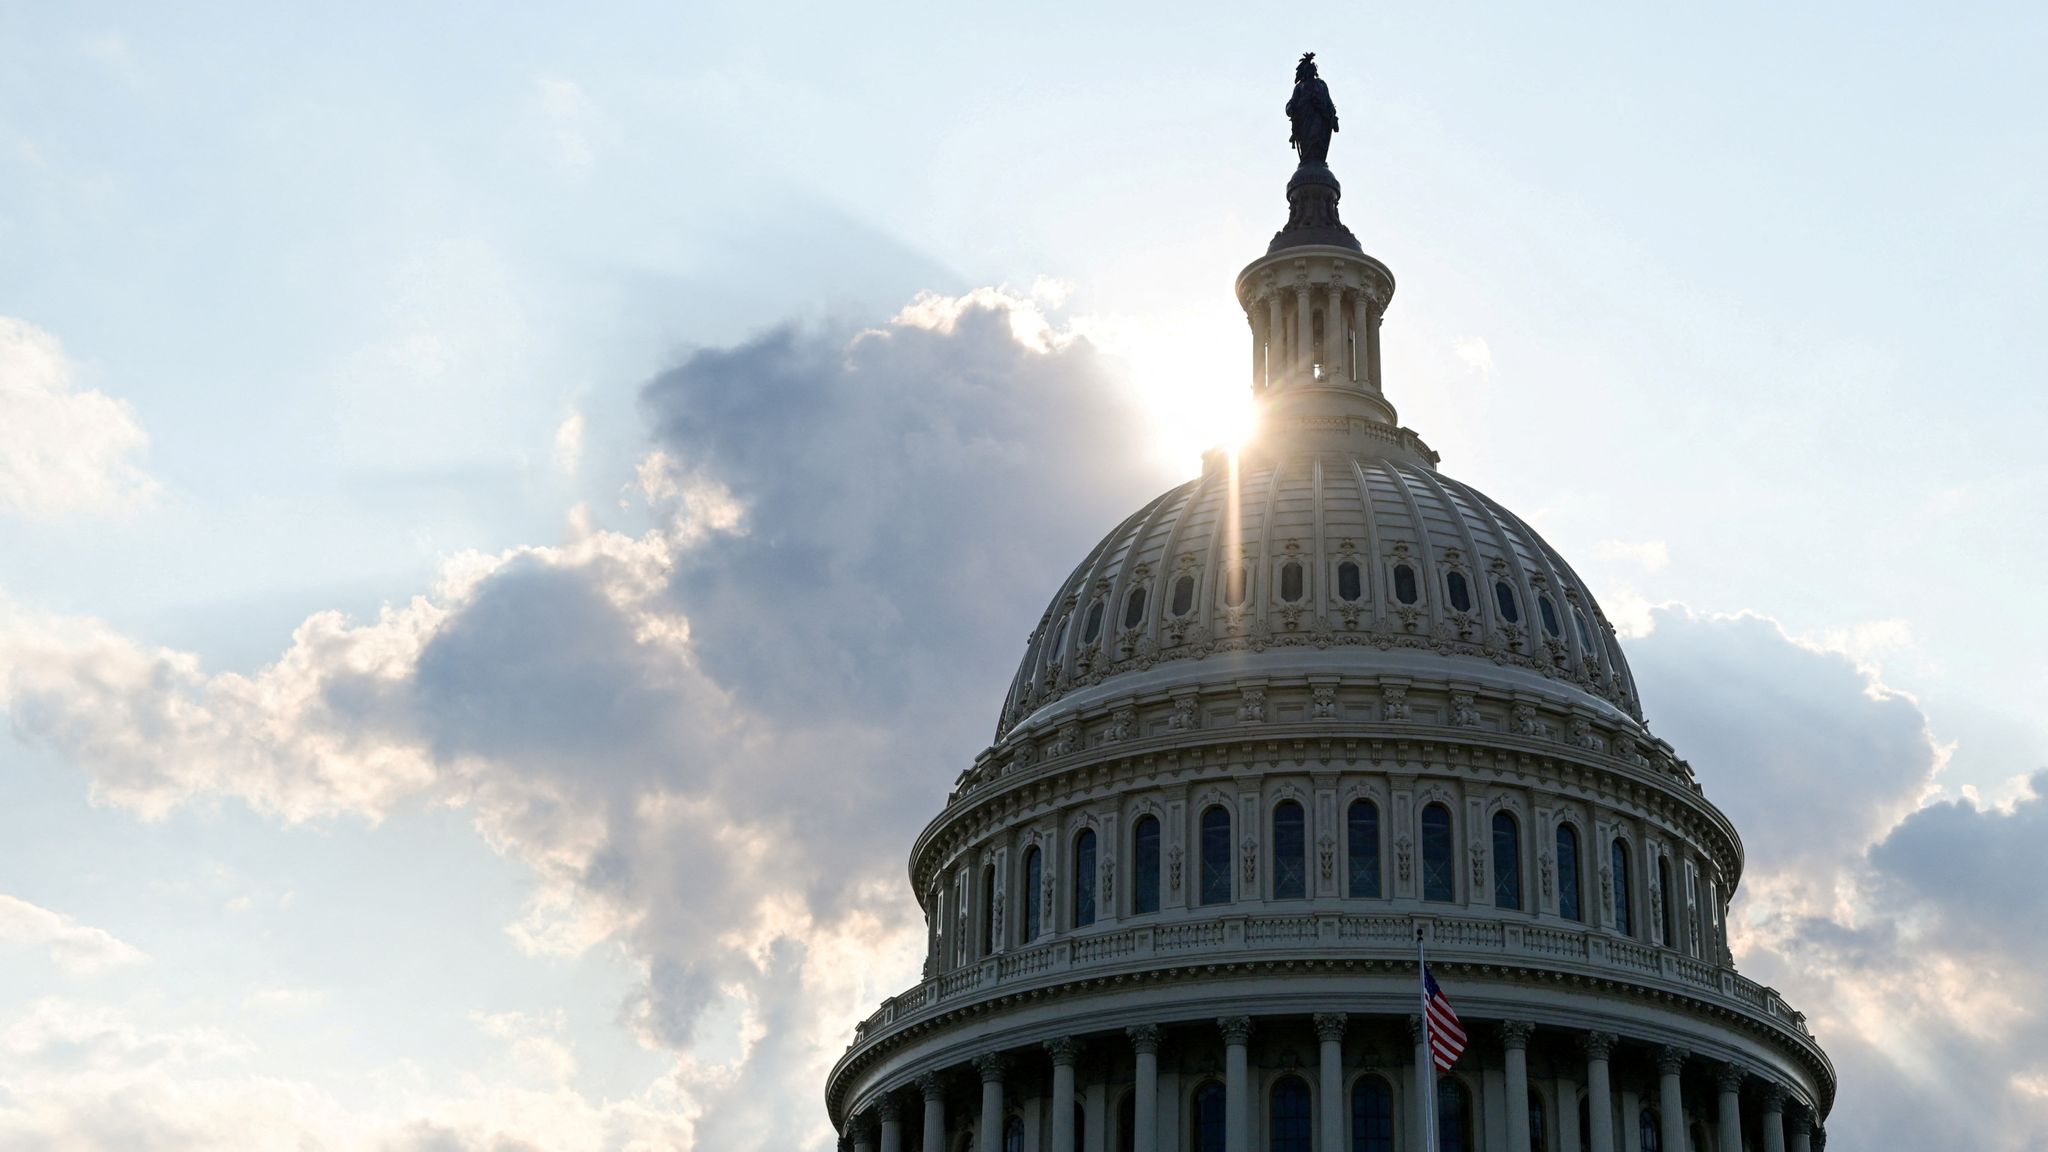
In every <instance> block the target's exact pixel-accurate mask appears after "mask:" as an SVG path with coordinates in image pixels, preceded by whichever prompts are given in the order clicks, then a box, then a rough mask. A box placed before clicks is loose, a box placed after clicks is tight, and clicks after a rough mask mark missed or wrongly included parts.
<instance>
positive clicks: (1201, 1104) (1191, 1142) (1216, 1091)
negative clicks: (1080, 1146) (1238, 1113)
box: [1074, 1080, 1223, 1152]
mask: <svg viewBox="0 0 2048 1152" xmlns="http://www.w3.org/2000/svg"><path fill="white" fill-rule="evenodd" d="M1188 1111H1189V1113H1190V1115H1189V1116H1188V1121H1189V1123H1188V1152H1223V1085H1221V1084H1219V1083H1217V1082H1216V1081H1214V1080H1208V1081H1204V1082H1203V1084H1202V1085H1201V1086H1200V1087H1199V1088H1196V1089H1195V1097H1194V1100H1193V1101H1192V1107H1190V1108H1189V1109H1188ZM1080 1133H1081V1129H1080V1127H1079V1126H1078V1125H1076V1126H1075V1129H1074V1134H1075V1137H1076V1139H1075V1143H1079V1142H1080V1140H1079V1136H1080Z"/></svg>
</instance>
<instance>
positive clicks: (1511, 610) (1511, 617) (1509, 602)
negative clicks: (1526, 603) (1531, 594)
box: [1493, 580, 1522, 624]
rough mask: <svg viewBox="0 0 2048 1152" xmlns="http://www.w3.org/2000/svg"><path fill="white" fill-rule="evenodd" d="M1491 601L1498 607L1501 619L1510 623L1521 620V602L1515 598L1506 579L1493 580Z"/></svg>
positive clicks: (1513, 591)
mask: <svg viewBox="0 0 2048 1152" xmlns="http://www.w3.org/2000/svg"><path fill="white" fill-rule="evenodd" d="M1493 602H1494V603H1495V604H1496V605H1498V606H1499V608H1500V618H1501V619H1503V620H1505V621H1507V622H1508V623H1510V624H1517V623H1520V622H1521V619H1522V602H1521V601H1519V600H1517V599H1515V590H1514V589H1513V588H1510V587H1508V582H1507V581H1505V580H1496V581H1494V582H1493Z"/></svg>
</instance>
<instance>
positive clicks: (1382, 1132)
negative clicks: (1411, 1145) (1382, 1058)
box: [1351, 1076, 1394, 1152]
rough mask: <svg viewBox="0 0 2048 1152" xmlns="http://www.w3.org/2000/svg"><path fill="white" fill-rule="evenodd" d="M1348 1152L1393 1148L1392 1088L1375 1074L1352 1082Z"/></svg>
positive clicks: (1389, 1150) (1387, 1151) (1390, 1150)
mask: <svg viewBox="0 0 2048 1152" xmlns="http://www.w3.org/2000/svg"><path fill="white" fill-rule="evenodd" d="M1351 1152H1394V1089H1393V1086H1392V1085H1390V1084H1388V1083H1387V1082H1386V1081H1385V1080H1382V1079H1380V1078H1379V1077H1378V1076H1360V1077H1359V1078H1358V1083H1356V1084H1353V1085H1352V1086H1351Z"/></svg>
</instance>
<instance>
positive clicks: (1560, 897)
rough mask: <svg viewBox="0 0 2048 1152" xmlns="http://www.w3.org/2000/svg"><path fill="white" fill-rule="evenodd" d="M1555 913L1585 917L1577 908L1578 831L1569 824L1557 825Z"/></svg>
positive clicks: (1576, 917) (1568, 917)
mask: <svg viewBox="0 0 2048 1152" xmlns="http://www.w3.org/2000/svg"><path fill="white" fill-rule="evenodd" d="M1557 914H1558V915H1560V916H1562V917H1564V918H1565V919H1567V920H1583V919H1585V918H1586V917H1585V913H1584V912H1583V911H1581V910H1580V908H1579V833H1578V830H1577V829H1575V828H1573V827H1572V826H1571V825H1569V824H1559V825H1558V826H1557Z"/></svg>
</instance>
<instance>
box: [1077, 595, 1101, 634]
mask: <svg viewBox="0 0 2048 1152" xmlns="http://www.w3.org/2000/svg"><path fill="white" fill-rule="evenodd" d="M1100 635H1102V601H1100V600H1097V601H1096V602H1095V603H1093V604H1090V605H1089V606H1088V623H1087V625H1086V626H1085V627H1083V628H1082V629H1081V643H1083V644H1093V643H1095V638H1096V637H1097V636H1100Z"/></svg>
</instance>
